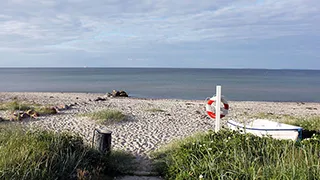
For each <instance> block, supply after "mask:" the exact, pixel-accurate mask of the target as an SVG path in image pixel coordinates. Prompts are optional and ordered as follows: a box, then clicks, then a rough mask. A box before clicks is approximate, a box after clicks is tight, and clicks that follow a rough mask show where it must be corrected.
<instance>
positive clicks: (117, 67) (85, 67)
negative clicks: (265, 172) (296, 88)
mask: <svg viewBox="0 0 320 180" xmlns="http://www.w3.org/2000/svg"><path fill="white" fill-rule="evenodd" d="M67 68H70V69H90V68H91V69H94V68H95V69H98V68H101V69H104V68H115V69H235V70H310V71H319V70H320V69H293V68H232V67H225V68H201V67H119V66H113V67H107V66H102V67H101V66H63V67H59V66H43V67H38V66H30V67H27V66H26V67H24V66H22V67H14V66H7V67H1V66H0V69H67Z"/></svg>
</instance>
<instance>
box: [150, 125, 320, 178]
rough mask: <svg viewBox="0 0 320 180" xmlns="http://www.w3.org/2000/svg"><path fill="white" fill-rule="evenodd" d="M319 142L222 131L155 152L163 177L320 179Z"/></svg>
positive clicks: (201, 135) (158, 168)
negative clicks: (277, 138)
mask: <svg viewBox="0 0 320 180" xmlns="http://www.w3.org/2000/svg"><path fill="white" fill-rule="evenodd" d="M319 153H320V141H319V139H318V140H317V137H314V139H311V140H306V141H302V142H294V141H290V140H275V139H272V138H270V137H263V138H261V137H257V136H254V135H251V134H240V133H238V132H235V131H226V130H222V131H220V132H219V133H213V132H209V133H206V134H199V135H196V136H193V137H189V138H187V139H185V140H180V141H178V142H175V143H173V144H170V145H168V146H167V147H166V148H164V149H162V150H160V151H158V152H156V153H154V160H155V162H156V167H157V171H158V172H159V173H161V174H162V175H163V176H164V177H165V178H166V179H202V178H203V179H319V177H320V160H319Z"/></svg>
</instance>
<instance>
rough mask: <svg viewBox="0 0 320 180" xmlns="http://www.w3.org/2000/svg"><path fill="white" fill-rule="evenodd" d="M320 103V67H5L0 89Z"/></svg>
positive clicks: (0, 74)
mask: <svg viewBox="0 0 320 180" xmlns="http://www.w3.org/2000/svg"><path fill="white" fill-rule="evenodd" d="M216 85H221V86H222V94H223V95H224V96H225V97H226V98H227V99H228V100H241V101H290V102H320V70H266V69H173V68H172V69H171V68H0V91H2V92H3V91H9V92H90V93H106V92H111V91H112V90H113V89H116V90H125V91H126V92H128V94H129V95H130V96H133V97H140V98H169V99H189V100H194V99H198V100H202V99H203V100H204V99H205V98H206V97H211V96H212V95H214V94H215V86H216Z"/></svg>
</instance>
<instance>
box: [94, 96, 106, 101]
mask: <svg viewBox="0 0 320 180" xmlns="http://www.w3.org/2000/svg"><path fill="white" fill-rule="evenodd" d="M105 100H107V99H106V98H102V97H98V98H97V99H94V101H105Z"/></svg>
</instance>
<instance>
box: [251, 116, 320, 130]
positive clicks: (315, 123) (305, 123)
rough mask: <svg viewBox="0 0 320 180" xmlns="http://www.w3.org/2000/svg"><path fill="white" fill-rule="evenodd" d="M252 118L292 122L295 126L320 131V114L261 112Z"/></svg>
mask: <svg viewBox="0 0 320 180" xmlns="http://www.w3.org/2000/svg"><path fill="white" fill-rule="evenodd" d="M252 118H261V119H275V120H278V121H279V122H283V123H286V124H291V125H294V126H300V127H302V128H303V129H306V130H310V131H320V117H319V116H309V117H294V116H290V115H286V114H283V115H275V114H268V113H259V114H256V115H254V116H252Z"/></svg>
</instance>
